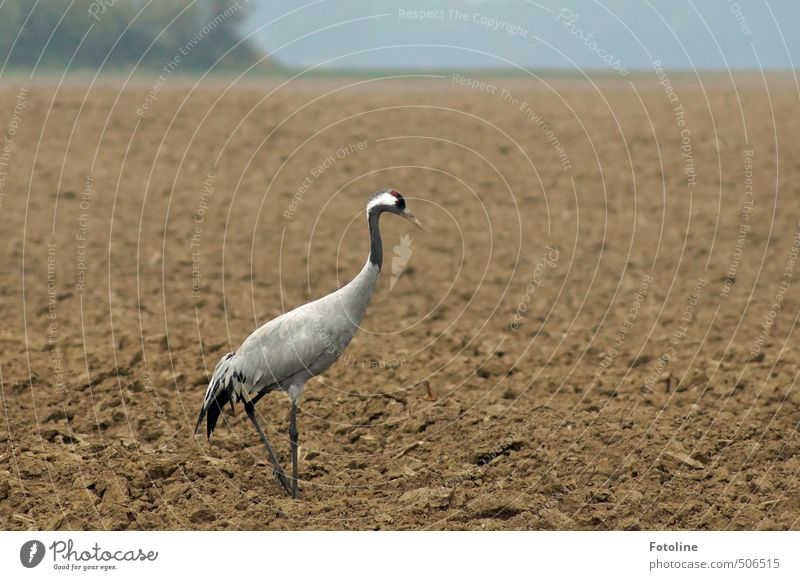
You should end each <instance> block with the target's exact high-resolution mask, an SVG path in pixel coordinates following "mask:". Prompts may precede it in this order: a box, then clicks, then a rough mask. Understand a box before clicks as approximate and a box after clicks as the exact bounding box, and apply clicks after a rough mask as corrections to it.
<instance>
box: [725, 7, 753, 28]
mask: <svg viewBox="0 0 800 580" xmlns="http://www.w3.org/2000/svg"><path fill="white" fill-rule="evenodd" d="M727 1H728V8H730V11H731V14H733V16H734V18H736V22H737V23H738V24H739V30H741V31H742V34H744V35H745V36H753V31H752V30H751V29H750V25H749V24H747V16H745V13H744V10H742V5H741V4H739V3H738V2H734V1H733V0H727Z"/></svg>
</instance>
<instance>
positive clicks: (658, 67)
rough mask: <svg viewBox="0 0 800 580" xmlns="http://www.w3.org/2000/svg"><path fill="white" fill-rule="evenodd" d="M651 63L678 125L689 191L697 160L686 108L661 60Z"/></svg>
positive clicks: (693, 183)
mask: <svg viewBox="0 0 800 580" xmlns="http://www.w3.org/2000/svg"><path fill="white" fill-rule="evenodd" d="M651 65H652V66H653V70H654V71H655V73H656V76H657V77H658V84H659V85H661V86H662V87H663V88H664V91H665V93H666V95H667V100H668V101H669V104H670V105H672V114H673V116H674V117H675V123H676V124H677V125H678V129H679V131H680V139H681V157H682V158H683V174H684V175H685V176H686V187H687V188H688V189H689V192H690V193H691V192H692V190H693V188H695V187H697V162H696V161H695V158H694V150H693V148H692V131H691V130H690V129H689V126H688V123H687V122H686V110H685V109H684V108H683V104H682V103H681V100H680V98H679V97H678V93H677V92H676V91H675V87H673V86H672V81H671V80H670V78H669V75H668V74H667V72H666V71H665V70H664V67H663V66H662V64H661V61H660V60H658V59H656V60H654V61H653V62H652V63H651Z"/></svg>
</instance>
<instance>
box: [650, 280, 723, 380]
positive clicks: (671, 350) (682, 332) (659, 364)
mask: <svg viewBox="0 0 800 580" xmlns="http://www.w3.org/2000/svg"><path fill="white" fill-rule="evenodd" d="M707 285H708V281H707V280H706V279H704V278H698V279H697V282H695V285H694V288H693V289H692V293H691V294H690V295H689V300H688V302H687V303H686V308H684V310H683V314H682V315H681V320H680V322H679V323H678V327H677V328H676V329H675V332H674V333H673V334H672V337H671V338H670V340H669V346H668V347H667V348H666V349H665V350H664V352H663V353H662V354H661V356H660V357H659V358H658V360H657V361H656V364H655V367H654V368H653V371H652V372H651V373H650V375H648V377H647V378H646V379H645V381H644V386H643V387H642V393H643V394H645V395H650V394H652V393H653V390H654V386H655V384H656V383H657V382H658V381H659V380H660V379H661V376H662V374H663V373H664V369H665V368H666V367H667V365H668V364H669V362H670V361H671V360H672V359H673V358H674V357H675V354H676V348H677V346H678V345H679V344H680V343H681V341H683V339H684V338H685V337H686V334H687V333H688V332H689V326H690V325H691V324H692V322H693V321H694V319H695V316H696V313H697V304H698V302H699V301H700V298H701V296H702V294H703V290H704V289H705V287H706V286H707Z"/></svg>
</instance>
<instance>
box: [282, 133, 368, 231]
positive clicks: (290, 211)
mask: <svg viewBox="0 0 800 580" xmlns="http://www.w3.org/2000/svg"><path fill="white" fill-rule="evenodd" d="M368 144H369V142H368V141H367V140H363V141H357V142H355V143H348V144H347V145H345V146H344V147H339V148H338V149H337V150H336V151H335V152H333V153H332V154H330V155H328V156H326V157H325V159H323V160H322V161H320V162H319V163H318V164H317V165H315V166H314V167H312V168H311V171H309V172H308V174H307V175H306V176H305V178H304V179H303V181H302V182H301V183H300V185H299V186H298V188H297V190H296V191H295V192H294V194H293V195H292V199H291V201H290V202H289V206H288V207H287V208H286V210H285V211H284V212H283V217H284V218H285V219H287V220H289V221H291V220H293V219H294V214H295V213H296V212H297V210H298V208H299V207H300V205H301V204H302V203H303V201H304V200H305V195H306V194H307V193H308V192H309V191H310V190H311V187H312V186H313V185H314V181H316V179H317V178H319V177H320V176H321V175H322V174H323V173H325V172H326V171H327V170H328V169H330V168H331V167H333V166H334V165H336V162H337V161H341V160H342V159H344V158H345V157H349V156H350V155H352V154H354V153H358V152H359V151H363V150H364V149H366V148H367V146H368Z"/></svg>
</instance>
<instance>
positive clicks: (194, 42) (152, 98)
mask: <svg viewBox="0 0 800 580" xmlns="http://www.w3.org/2000/svg"><path fill="white" fill-rule="evenodd" d="M247 1H248V0H236V1H235V2H234V3H233V4H231V5H230V6H228V7H227V8H226V9H225V10H223V11H222V12H220V13H219V14H217V15H216V16H215V17H214V18H212V19H211V20H209V21H208V22H206V24H204V25H203V26H202V27H201V28H200V29H199V30H198V31H197V33H196V34H195V35H194V36H193V37H192V38H191V39H190V40H188V41H187V42H185V43H184V44H182V45H181V46H180V47H179V48H178V52H177V53H176V54H175V55H174V56H173V57H172V59H171V60H170V61H169V62H167V63H166V64H165V65H164V66H163V67H162V68H161V72H160V73H159V75H158V77H157V78H156V80H155V82H154V83H153V85H152V86H151V87H150V90H149V91H148V93H147V96H146V97H145V100H144V102H143V103H142V106H141V107H139V108H138V109H136V114H137V115H139V117H141V118H144V117H145V116H146V115H147V113H148V112H149V111H150V109H151V108H152V107H153V105H154V104H155V103H156V101H157V100H158V95H159V93H160V92H161V90H162V89H163V88H164V86H165V85H166V84H167V81H168V80H169V78H170V77H171V76H172V75H173V74H174V73H175V71H176V70H178V67H179V66H180V65H181V63H182V62H183V59H184V58H186V57H187V56H189V54H191V52H192V51H193V50H194V49H195V48H196V47H197V46H198V45H199V44H200V43H201V42H202V41H203V39H204V38H206V37H207V36H208V35H209V34H211V33H212V32H214V30H216V28H217V27H218V26H219V25H220V24H222V23H223V22H225V21H226V20H227V19H228V18H230V17H231V16H233V15H234V14H236V13H238V12H239V11H240V10H241V9H242V3H243V2H244V3H246V2H247Z"/></svg>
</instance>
